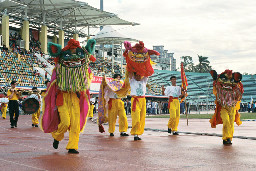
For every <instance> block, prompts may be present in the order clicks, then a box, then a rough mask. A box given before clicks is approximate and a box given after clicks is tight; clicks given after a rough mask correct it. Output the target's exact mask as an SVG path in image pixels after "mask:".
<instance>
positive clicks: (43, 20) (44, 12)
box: [43, 11, 46, 25]
mask: <svg viewBox="0 0 256 171" xmlns="http://www.w3.org/2000/svg"><path fill="white" fill-rule="evenodd" d="M45 15H46V13H45V11H44V12H43V25H45Z"/></svg>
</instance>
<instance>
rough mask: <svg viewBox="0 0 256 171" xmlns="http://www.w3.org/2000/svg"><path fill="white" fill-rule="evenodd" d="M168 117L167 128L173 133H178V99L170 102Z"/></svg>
mask: <svg viewBox="0 0 256 171" xmlns="http://www.w3.org/2000/svg"><path fill="white" fill-rule="evenodd" d="M169 112H170V119H169V122H168V128H169V129H171V130H172V131H173V134H174V135H178V133H177V131H178V125H179V121H180V102H179V100H178V99H173V101H172V102H170V108H169Z"/></svg>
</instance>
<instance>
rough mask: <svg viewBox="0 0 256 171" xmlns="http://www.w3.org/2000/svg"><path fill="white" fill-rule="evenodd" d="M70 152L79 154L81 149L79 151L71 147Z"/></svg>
mask: <svg viewBox="0 0 256 171" xmlns="http://www.w3.org/2000/svg"><path fill="white" fill-rule="evenodd" d="M68 153H72V154H78V153H79V151H77V150H76V149H69V150H68Z"/></svg>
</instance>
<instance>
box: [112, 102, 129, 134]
mask: <svg viewBox="0 0 256 171" xmlns="http://www.w3.org/2000/svg"><path fill="white" fill-rule="evenodd" d="M117 115H118V116H119V132H126V131H127V129H128V122H127V117H126V113H125V109H124V102H123V101H122V100H121V99H112V107H111V109H110V110H108V125H109V128H108V132H109V133H114V132H115V126H116V118H117Z"/></svg>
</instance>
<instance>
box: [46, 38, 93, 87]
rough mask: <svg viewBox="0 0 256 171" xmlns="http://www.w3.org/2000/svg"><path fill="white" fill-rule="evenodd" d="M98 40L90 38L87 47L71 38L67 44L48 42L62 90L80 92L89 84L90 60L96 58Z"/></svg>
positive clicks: (58, 83) (58, 82)
mask: <svg viewBox="0 0 256 171" xmlns="http://www.w3.org/2000/svg"><path fill="white" fill-rule="evenodd" d="M95 44H96V41H95V40H94V39H90V40H88V42H87V45H86V46H85V47H81V46H80V43H79V41H76V40H74V39H70V40H69V41H68V44H67V46H65V47H64V48H63V49H61V45H59V44H55V43H51V42H50V43H48V51H49V54H50V55H51V56H52V57H55V59H54V61H55V63H56V74H57V75H56V76H57V85H58V87H59V88H60V90H62V91H71V92H80V91H84V90H86V89H88V86H89V80H88V78H89V62H90V61H92V62H94V61H95V60H96V59H95V57H94V56H93V55H92V52H93V50H94V47H95Z"/></svg>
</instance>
